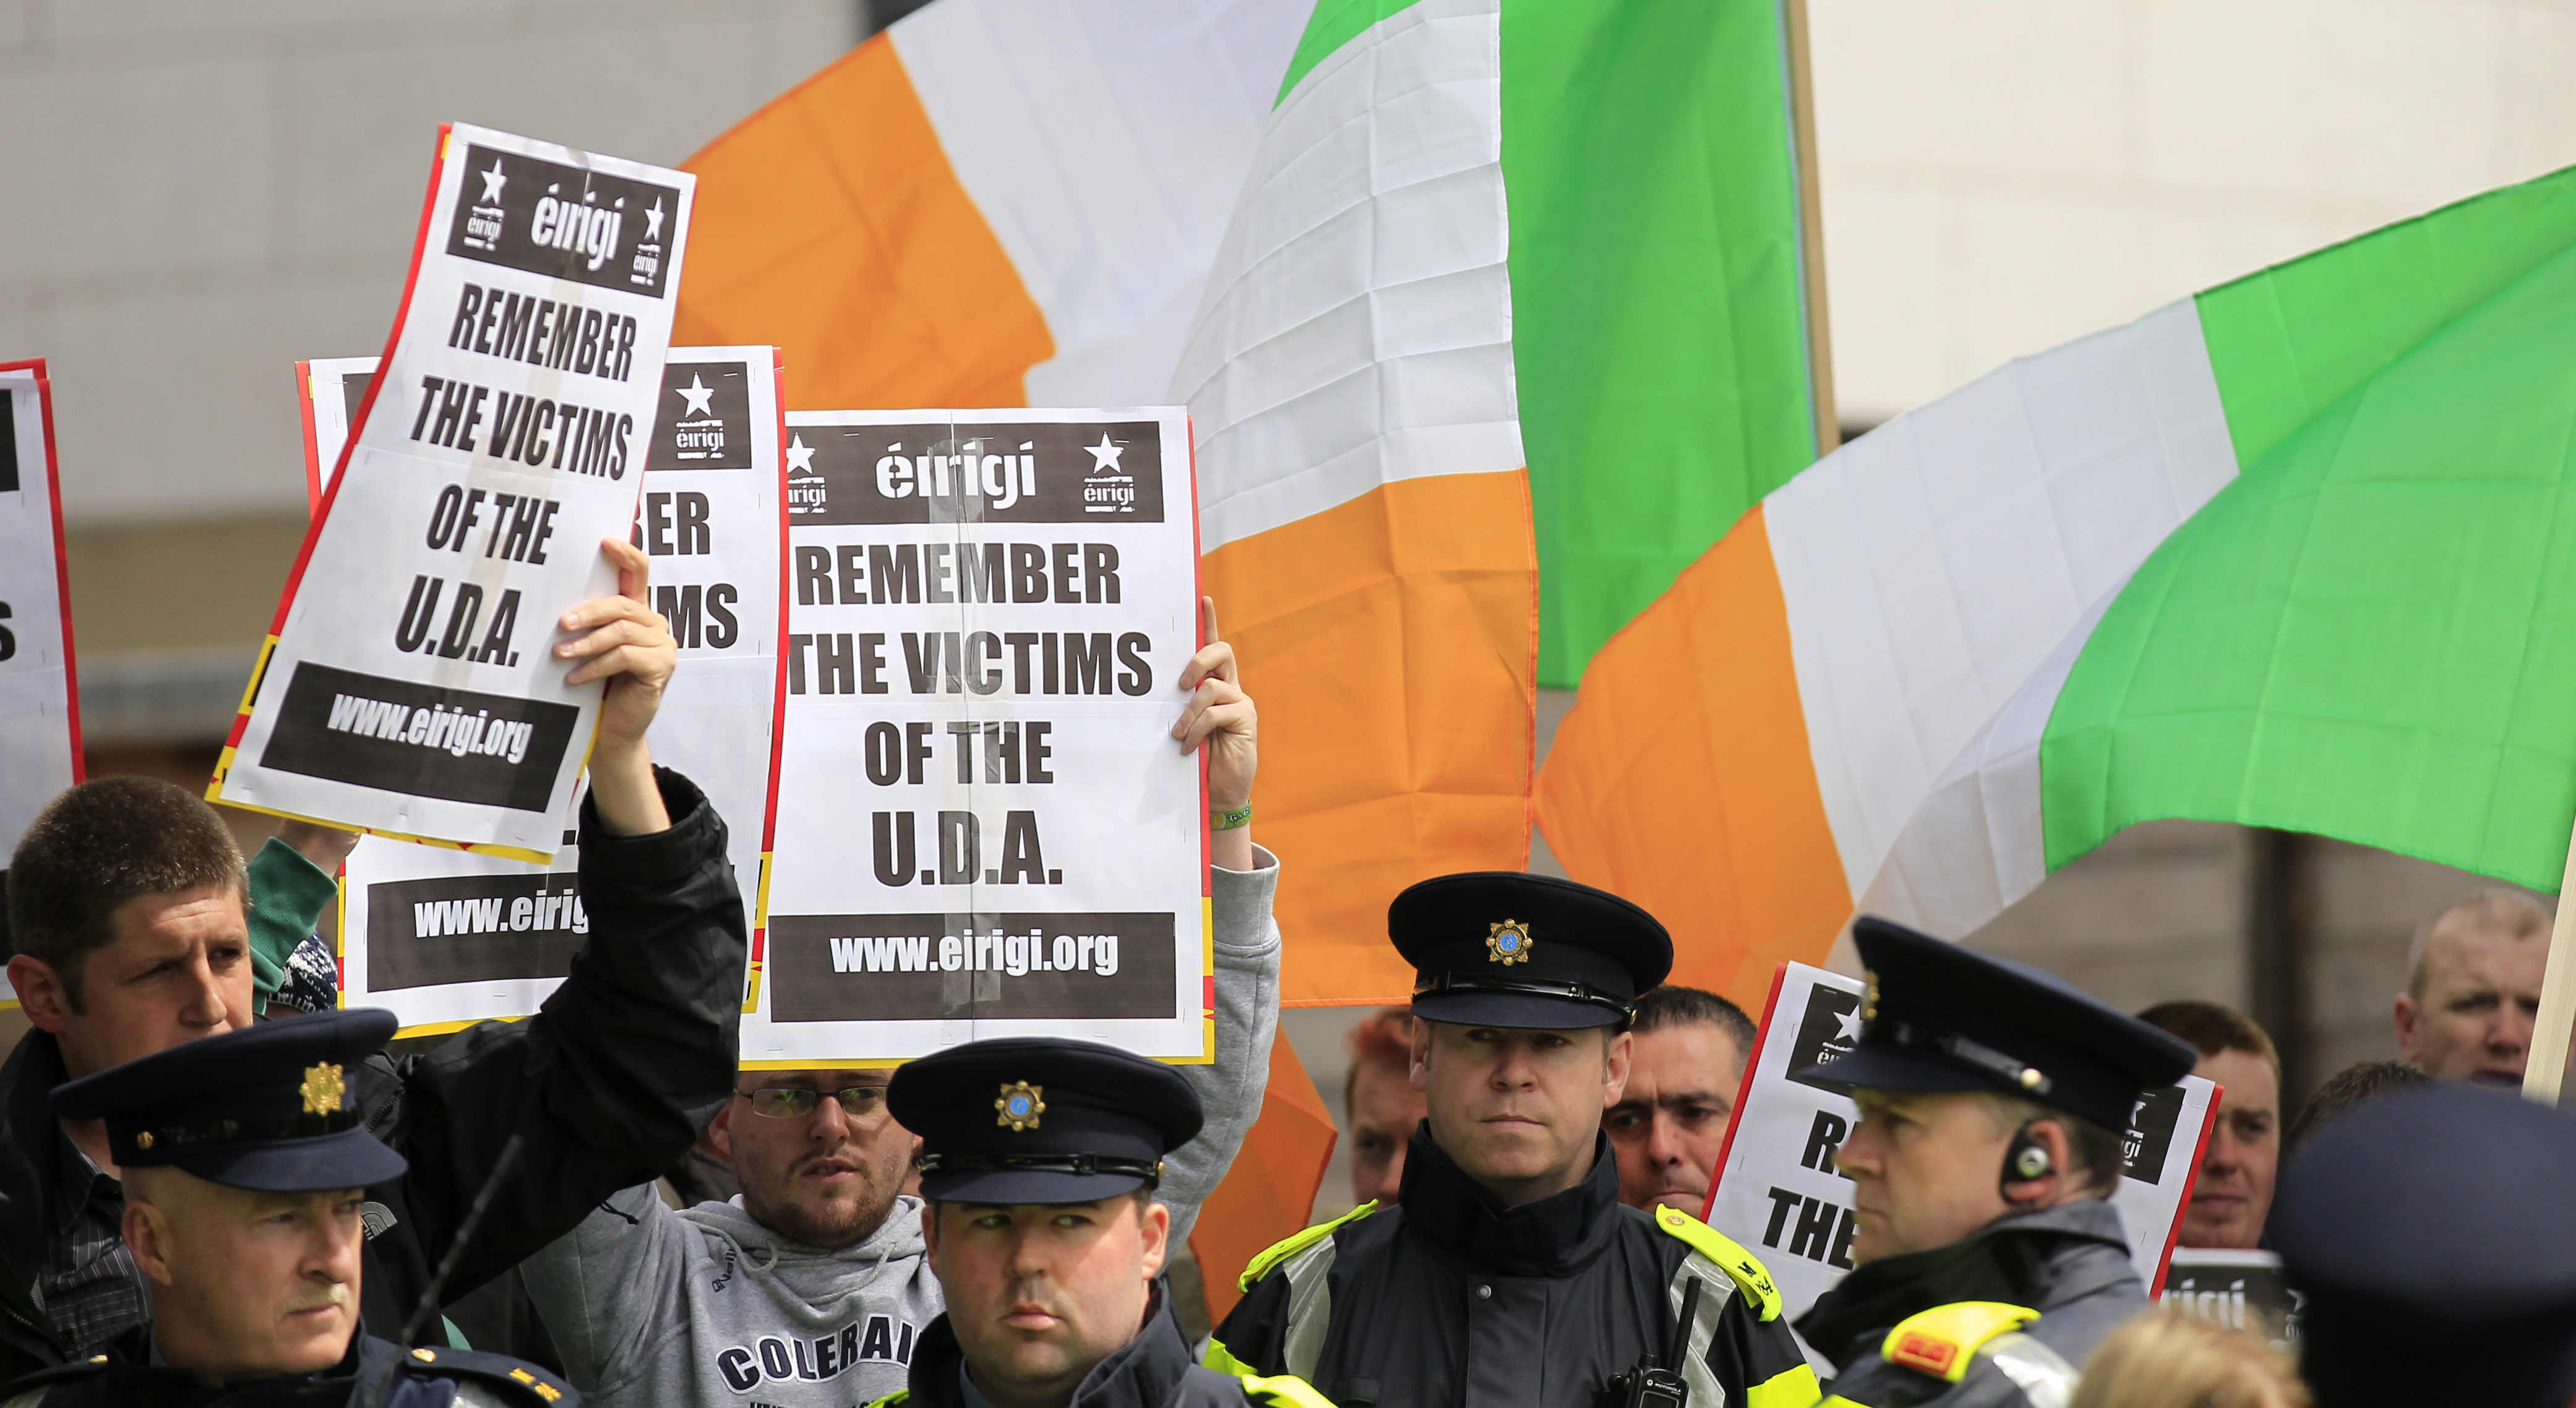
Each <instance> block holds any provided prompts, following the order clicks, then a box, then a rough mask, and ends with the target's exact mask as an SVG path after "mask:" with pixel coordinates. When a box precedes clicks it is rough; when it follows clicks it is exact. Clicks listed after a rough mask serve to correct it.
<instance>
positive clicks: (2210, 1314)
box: [2156, 1247, 2304, 1354]
mask: <svg viewBox="0 0 2576 1408" xmlns="http://www.w3.org/2000/svg"><path fill="white" fill-rule="evenodd" d="M2303 1299H2304V1298H2303V1297H2302V1296H2300V1294H2299V1293H2298V1292H2297V1291H2295V1290H2292V1289H2291V1288H2290V1282H2289V1278H2288V1277H2287V1276H2285V1275H2283V1274H2282V1272H2281V1256H2280V1253H2278V1252H2266V1251H2256V1250H2251V1249H2248V1250H2244V1251H2233V1250H2230V1251H2219V1250H2214V1249H2210V1248H2205V1247H2176V1248H2175V1249H2174V1254H2173V1264H2172V1266H2171V1267H2170V1268H2169V1269H2167V1270H2166V1272H2165V1284H2164V1290H2163V1291H2162V1292H2161V1293H2160V1294H2158V1296H2157V1297H2156V1303H2157V1304H2159V1305H2161V1306H2163V1307H2164V1308H2165V1309H2167V1310H2169V1311H2173V1312H2175V1313H2177V1314H2181V1315H2189V1316H2191V1317H2193V1318H2194V1319H2198V1320H2206V1321H2208V1322H2209V1323H2211V1324H2213V1325H2223V1326H2226V1327H2227V1328H2228V1329H2231V1330H2243V1331H2245V1332H2246V1333H2248V1334H2252V1335H2259V1336H2261V1337H2262V1338H2263V1339H2265V1340H2267V1341H2269V1342H2270V1343H2271V1345H2272V1347H2273V1348H2275V1349H2278V1350H2282V1351H2284V1352H2286V1353H2293V1354H2295V1353H2296V1352H2297V1351H2298V1348H2299V1311H2300V1309H2301V1306H2302V1301H2303Z"/></svg>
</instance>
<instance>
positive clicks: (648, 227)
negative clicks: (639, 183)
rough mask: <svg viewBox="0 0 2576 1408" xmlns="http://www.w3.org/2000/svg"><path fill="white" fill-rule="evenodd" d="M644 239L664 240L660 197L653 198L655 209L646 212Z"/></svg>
mask: <svg viewBox="0 0 2576 1408" xmlns="http://www.w3.org/2000/svg"><path fill="white" fill-rule="evenodd" d="M644 238H646V239H648V240H658V239H660V238H662V198H661V197H660V196H655V197H653V208H652V209H651V210H648V211H645V212H644Z"/></svg>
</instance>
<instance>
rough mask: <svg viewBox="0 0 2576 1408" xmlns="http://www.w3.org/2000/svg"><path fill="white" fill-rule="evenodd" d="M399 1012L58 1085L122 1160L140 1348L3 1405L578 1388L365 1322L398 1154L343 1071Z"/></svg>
mask: <svg viewBox="0 0 2576 1408" xmlns="http://www.w3.org/2000/svg"><path fill="white" fill-rule="evenodd" d="M394 1027H395V1021H394V1016H393V1014H392V1013H390V1012H383V1011H376V1010H371V1009H358V1010H355V1011H349V1012H330V1013H323V1014H320V1015H317V1016H298V1017H290V1018H286V1019H282V1020H280V1021H275V1022H263V1023H261V1024H260V1025H259V1026H256V1027H251V1028H245V1029H242V1030H238V1031H233V1032H228V1033H225V1034H223V1035H220V1036H212V1037H208V1038H206V1039H205V1040H203V1041H201V1042H195V1043H191V1044H189V1045H188V1047H187V1048H186V1049H185V1050H176V1049H174V1050H167V1051H163V1052H161V1053H160V1054H158V1055H153V1056H145V1057H143V1058H141V1059H139V1060H135V1061H130V1062H127V1063H125V1064H124V1065H120V1066H111V1067H109V1068H108V1069H106V1070H104V1071H100V1072H98V1073H97V1074H95V1075H90V1076H85V1077H83V1078H81V1079H79V1080H75V1081H71V1082H69V1083H67V1084H65V1085H62V1086H59V1087H56V1089H55V1090H54V1092H53V1097H52V1103H53V1106H54V1109H55V1111H56V1112H57V1113H58V1114H59V1115H60V1116H61V1117H62V1118H63V1119H66V1120H74V1121H83V1122H87V1121H96V1122H98V1125H99V1128H100V1129H101V1130H102V1132H103V1134H104V1137H105V1139H106V1141H107V1145H108V1147H109V1149H111V1150H112V1151H113V1152H114V1155H115V1158H116V1163H117V1167H118V1168H119V1170H120V1171H121V1172H122V1173H123V1174H124V1183H125V1192H126V1197H125V1211H124V1217H123V1220H122V1223H121V1224H120V1227H119V1232H120V1236H121V1241H122V1245H123V1246H124V1248H125V1250H126V1251H127V1253H128V1254H129V1255H131V1256H132V1257H133V1259H134V1263H135V1265H136V1267H137V1268H138V1269H140V1271H141V1272H142V1275H143V1280H144V1283H145V1284H146V1285H147V1286H148V1287H149V1288H150V1297H151V1302H152V1358H153V1362H151V1363H149V1364H144V1363H118V1362H115V1361H113V1360H110V1359H109V1358H108V1357H107V1356H105V1355H100V1356H98V1357H96V1358H94V1359H89V1360H85V1361H81V1362H77V1363H73V1364H68V1365H58V1366H56V1367H54V1368H51V1369H45V1370H40V1371H38V1372H37V1373H36V1374H34V1375H32V1376H30V1377H29V1378H26V1379H23V1380H21V1381H20V1382H19V1383H17V1384H15V1385H12V1386H11V1389H10V1390H9V1391H8V1392H9V1393H10V1396H9V1397H8V1399H7V1402H6V1408H40V1406H41V1408H87V1405H91V1404H98V1405H111V1404H113V1405H129V1404H156V1405H167V1408H183V1406H184V1408H194V1405H200V1404H203V1405H215V1404H233V1403H241V1404H249V1403H271V1404H287V1403H313V1404H322V1403H330V1404H334V1405H336V1404H341V1403H347V1402H349V1401H350V1396H351V1393H352V1391H353V1390H355V1389H357V1388H358V1387H359V1386H360V1385H361V1383H362V1382H364V1381H366V1380H369V1379H372V1380H373V1381H374V1383H373V1385H372V1387H374V1388H376V1389H377V1390H378V1391H379V1392H382V1391H384V1390H386V1389H390V1390H391V1393H390V1397H389V1398H388V1399H387V1400H385V1401H387V1402H388V1403H389V1404H390V1405H391V1408H428V1405H431V1404H445V1403H449V1402H451V1401H452V1402H456V1403H462V1404H504V1403H506V1404H531V1405H534V1404H547V1403H554V1404H558V1405H562V1404H569V1403H572V1402H575V1401H577V1400H575V1399H574V1398H573V1396H572V1395H571V1394H570V1393H568V1392H567V1391H566V1390H565V1389H564V1387H563V1386H562V1385H560V1384H557V1383H555V1382H554V1381H553V1380H552V1379H551V1378H549V1377H547V1376H546V1375H545V1374H544V1373H543V1371H541V1370H539V1369H537V1368H536V1367H535V1366H534V1365H527V1364H521V1363H518V1362H517V1361H515V1360H508V1359H502V1358H501V1357H500V1356H497V1355H479V1354H470V1353H463V1352H455V1351H441V1350H431V1349H422V1350H419V1351H417V1352H416V1353H414V1354H404V1353H403V1352H402V1351H401V1349H400V1348H399V1347H397V1346H395V1345H394V1344H392V1343H390V1342H388V1341H386V1340H382V1339H378V1338H376V1337H374V1336H372V1335H367V1334H364V1333H361V1332H360V1330H359V1325H358V1303H359V1300H360V1298H361V1295H360V1293H361V1291H362V1289H363V1285H364V1273H363V1263H364V1261H365V1260H366V1258H365V1257H364V1255H363V1254H362V1253H361V1251H360V1247H361V1246H362V1245H363V1244H364V1242H365V1239H366V1207H367V1190H368V1189H369V1188H370V1187H373V1186H377V1185H380V1184H385V1183H390V1182H393V1181H394V1180H396V1179H399V1178H400V1177H402V1175H403V1172H404V1159H403V1156H402V1155H400V1154H398V1153H395V1152H394V1151H393V1150H392V1149H390V1148H388V1147H386V1146H385V1144H384V1143H383V1142H382V1141H380V1140H378V1139H377V1138H376V1137H375V1136H374V1135H373V1134H371V1133H369V1132H368V1131H367V1127H366V1125H365V1123H364V1122H363V1117H362V1113H361V1111H360V1109H359V1107H358V1102H357V1100H356V1098H355V1096H356V1092H355V1089H354V1084H353V1082H351V1081H350V1080H349V1078H348V1077H349V1073H350V1072H351V1071H354V1070H356V1069H358V1068H360V1067H361V1066H363V1065H364V1063H365V1062H367V1061H368V1060H370V1059H372V1058H373V1057H375V1056H376V1055H377V1053H378V1052H379V1051H381V1050H382V1049H383V1047H384V1044H385V1042H386V1041H387V1039H389V1038H391V1037H392V1036H393V1034H394Z"/></svg>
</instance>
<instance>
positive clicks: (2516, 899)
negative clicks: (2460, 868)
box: [2396, 889, 2550, 1086]
mask: <svg viewBox="0 0 2576 1408" xmlns="http://www.w3.org/2000/svg"><path fill="white" fill-rule="evenodd" d="M2549 922H2550V916H2549V911H2548V910H2546V909H2543V908H2542V907H2541V906H2540V904H2539V902H2538V901H2536V900H2534V899H2532V898H2531V897H2530V896H2529V895H2526V894H2523V893H2521V892H2520V891H2517V890H2501V889H2497V890H2480V891H2478V892H2477V893H2475V894H2473V895H2470V896H2468V897H2467V898H2465V899H2462V900H2460V901H2459V902H2457V903H2455V904H2453V905H2452V906H2451V907H2450V908H2448V909H2445V910H2443V911H2442V912H2441V913H2440V914H2437V915H2435V916H2433V919H2432V920H2431V922H2429V923H2427V924H2426V925H2425V926H2424V927H2423V928H2422V929H2421V930H2420V931H2418V932H2417V934H2416V935H2415V945H2414V948H2413V949H2412V950H2410V951H2409V953H2408V957H2407V965H2406V990H2405V991H2404V992H2401V993H2399V994H2398V995H2397V1011H2396V1018H2397V1049H2398V1052H2399V1053H2400V1054H2401V1055H2403V1056H2404V1057H2405V1058H2406V1059H2407V1060H2408V1061H2409V1062H2411V1063H2412V1064H2413V1065H2414V1066H2415V1067H2416V1069H2418V1070H2421V1071H2422V1072H2423V1073H2424V1074H2426V1075H2428V1076H2431V1077H2432V1078H2433V1079H2435V1080H2457V1081H2471V1082H2475V1083H2478V1084H2483V1085H2508V1086H2519V1085H2521V1084H2522V1067H2523V1061H2524V1058H2525V1057H2526V1056H2527V1055H2529V1053H2530V1050H2531V1028H2532V1023H2533V1021H2534V1020H2535V1019H2536V1018H2537V1017H2538V1016H2539V1014H2540V974H2541V970H2542V968H2544V967H2545V966H2546V965H2547V962H2548V957H2549Z"/></svg>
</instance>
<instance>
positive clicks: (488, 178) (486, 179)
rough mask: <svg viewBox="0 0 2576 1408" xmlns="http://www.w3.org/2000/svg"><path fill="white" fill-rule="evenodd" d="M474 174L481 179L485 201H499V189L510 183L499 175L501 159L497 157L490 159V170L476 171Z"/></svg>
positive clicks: (508, 179) (507, 178) (506, 178)
mask: <svg viewBox="0 0 2576 1408" xmlns="http://www.w3.org/2000/svg"><path fill="white" fill-rule="evenodd" d="M474 174H475V175H477V176H480V177H482V178H483V199H485V200H487V201H492V200H499V199H500V198H501V188H502V187H503V186H506V185H508V184H509V183H510V178H509V177H507V176H505V175H503V174H501V158H499V157H497V156H496V157H494V158H492V169H491V170H489V171H477V172H475V173H474Z"/></svg>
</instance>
